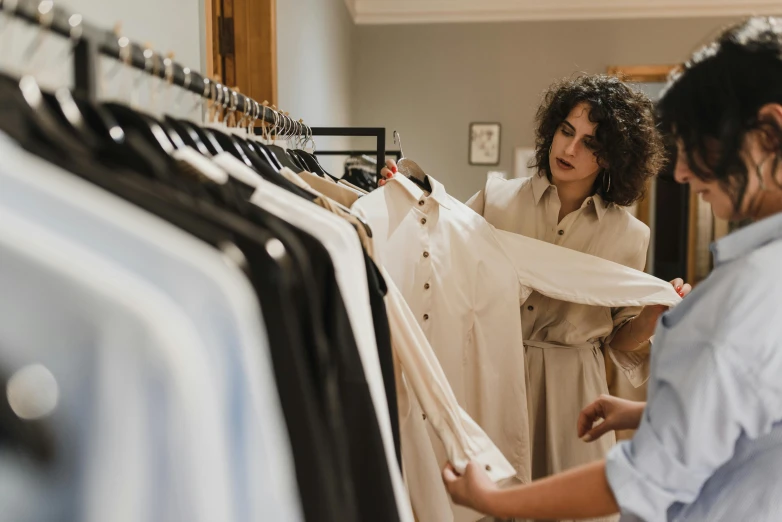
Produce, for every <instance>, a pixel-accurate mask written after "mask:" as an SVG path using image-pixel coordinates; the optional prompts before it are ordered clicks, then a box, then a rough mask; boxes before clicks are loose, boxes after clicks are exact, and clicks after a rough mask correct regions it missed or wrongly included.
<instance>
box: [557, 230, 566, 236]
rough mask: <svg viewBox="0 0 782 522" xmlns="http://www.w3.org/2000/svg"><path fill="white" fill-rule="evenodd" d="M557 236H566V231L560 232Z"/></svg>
mask: <svg viewBox="0 0 782 522" xmlns="http://www.w3.org/2000/svg"><path fill="white" fill-rule="evenodd" d="M557 234H559V235H560V236H564V235H565V231H564V230H560V231H559V232H557Z"/></svg>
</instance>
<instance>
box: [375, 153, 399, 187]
mask: <svg viewBox="0 0 782 522" xmlns="http://www.w3.org/2000/svg"><path fill="white" fill-rule="evenodd" d="M396 173H397V170H396V161H394V160H392V159H387V160H386V166H385V167H383V170H381V171H380V179H379V180H378V182H377V184H378V186H379V187H382V186H383V185H385V184H386V181H388V180H389V179H391V178H393V177H394V175H395V174H396Z"/></svg>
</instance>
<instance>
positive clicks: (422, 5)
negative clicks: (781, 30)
mask: <svg viewBox="0 0 782 522" xmlns="http://www.w3.org/2000/svg"><path fill="white" fill-rule="evenodd" d="M345 2H346V4H347V6H348V9H349V10H350V13H351V15H352V16H353V19H354V20H355V21H356V23H358V24H413V23H447V22H462V23H464V22H503V21H526V20H589V19H593V20H594V19H617V18H623V19H630V18H678V17H704V16H747V15H753V14H782V2H780V0H754V1H737V0H733V1H729V0H345Z"/></svg>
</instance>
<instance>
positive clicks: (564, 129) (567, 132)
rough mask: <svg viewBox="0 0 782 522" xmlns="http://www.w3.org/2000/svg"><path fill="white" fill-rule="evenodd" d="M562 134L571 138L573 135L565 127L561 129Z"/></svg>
mask: <svg viewBox="0 0 782 522" xmlns="http://www.w3.org/2000/svg"><path fill="white" fill-rule="evenodd" d="M562 134H564V135H565V136H573V133H572V132H570V130H569V129H567V128H565V127H562Z"/></svg>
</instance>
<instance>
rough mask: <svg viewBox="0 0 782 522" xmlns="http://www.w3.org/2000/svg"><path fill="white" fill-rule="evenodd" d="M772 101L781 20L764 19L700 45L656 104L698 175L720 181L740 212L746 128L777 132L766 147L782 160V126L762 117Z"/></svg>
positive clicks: (781, 59) (777, 85) (780, 65)
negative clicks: (762, 108) (761, 110)
mask: <svg viewBox="0 0 782 522" xmlns="http://www.w3.org/2000/svg"><path fill="white" fill-rule="evenodd" d="M769 103H777V104H782V19H780V18H776V19H774V18H765V17H763V18H751V19H749V20H746V21H745V22H742V23H740V24H737V25H734V26H732V27H729V28H728V29H726V30H725V31H724V32H723V33H722V34H721V35H720V36H719V37H718V38H717V39H716V40H715V41H714V42H713V43H711V44H709V45H707V46H706V47H704V48H702V49H701V50H699V51H697V52H696V53H695V54H694V55H693V56H692V58H691V59H690V61H688V62H687V63H686V64H685V66H684V68H683V70H681V71H679V72H678V73H677V74H675V75H674V76H673V78H672V79H671V81H670V83H669V84H668V86H666V89H665V91H664V92H663V96H662V99H661V100H660V103H659V107H658V113H659V117H660V121H661V127H662V130H663V132H664V134H665V135H666V137H667V138H672V139H671V140H670V141H674V140H675V139H678V140H681V142H682V144H683V148H684V153H685V154H686V155H687V160H688V163H689V167H690V170H692V172H693V174H695V175H696V176H698V177H699V178H700V179H702V180H704V181H711V180H717V181H718V182H719V184H720V186H722V187H723V188H724V189H725V190H726V191H727V192H728V194H729V195H730V197H731V200H732V202H733V207H734V209H735V210H739V207H740V204H741V201H742V200H743V199H744V194H745V193H746V190H747V182H748V177H749V174H750V173H749V172H747V167H746V164H745V163H744V161H743V160H742V157H741V152H742V148H743V144H744V138H745V137H746V136H747V133H749V132H751V131H753V130H761V129H762V130H764V131H765V132H766V133H767V134H768V135H770V136H772V137H773V139H772V140H770V141H771V144H770V146H768V147H767V148H769V151H770V152H773V153H774V165H773V167H774V172H776V169H777V167H778V165H779V163H780V158H782V129H780V128H779V127H778V126H777V125H776V124H775V123H774V122H773V121H764V120H762V119H760V118H759V117H758V112H759V110H760V108H761V107H763V106H764V105H766V104H769ZM674 149H675V147H674ZM753 175H757V173H756V172H753ZM774 181H775V182H776V184H777V185H779V186H782V183H780V182H779V180H774Z"/></svg>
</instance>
